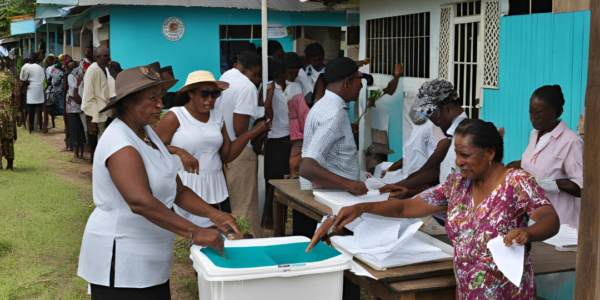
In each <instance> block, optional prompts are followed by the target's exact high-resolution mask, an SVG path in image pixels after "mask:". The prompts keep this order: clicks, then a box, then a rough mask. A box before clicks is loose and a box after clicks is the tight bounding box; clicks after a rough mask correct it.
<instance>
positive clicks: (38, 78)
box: [19, 64, 44, 104]
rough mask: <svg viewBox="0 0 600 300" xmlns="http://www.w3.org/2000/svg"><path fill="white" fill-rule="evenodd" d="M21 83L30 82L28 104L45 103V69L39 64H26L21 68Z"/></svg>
mask: <svg viewBox="0 0 600 300" xmlns="http://www.w3.org/2000/svg"><path fill="white" fill-rule="evenodd" d="M19 79H20V80H21V81H29V86H28V87H27V104H43V103H44V69H42V67H40V65H38V64H25V65H24V66H23V68H21V75H20V78H19Z"/></svg>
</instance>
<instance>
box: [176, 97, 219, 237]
mask: <svg viewBox="0 0 600 300" xmlns="http://www.w3.org/2000/svg"><path fill="white" fill-rule="evenodd" d="M171 111H172V112H173V113H174V114H175V116H177V119H178V120H179V127H178V128H177V131H175V134H173V138H172V139H171V146H174V147H177V148H181V149H183V150H185V151H187V152H188V153H189V154H191V155H192V156H193V157H195V158H196V159H197V160H198V164H199V166H200V169H199V170H198V173H199V174H194V173H188V172H186V171H185V170H184V169H183V164H182V163H181V159H180V158H179V156H177V155H173V160H174V161H175V166H176V167H177V168H178V174H179V178H181V181H182V182H183V184H184V185H185V186H187V187H189V188H190V189H191V190H192V191H194V192H195V193H196V194H197V195H198V196H200V198H202V199H203V200H204V201H206V203H208V204H217V203H221V202H223V201H225V200H227V197H229V193H228V192H227V182H226V181H225V176H224V175H223V162H222V161H221V154H220V152H219V151H220V150H221V146H223V134H222V133H221V129H222V128H223V123H224V120H223V114H221V112H219V111H218V110H216V109H213V110H211V111H210V118H209V119H208V121H207V122H206V123H202V122H200V121H198V120H197V119H196V118H194V117H193V116H192V115H191V114H190V113H189V111H188V110H187V109H186V108H185V107H183V106H181V107H174V108H172V109H171ZM174 210H175V212H176V213H178V214H179V215H180V216H182V217H184V218H186V219H188V220H189V221H190V222H192V223H194V224H196V225H199V226H202V227H209V226H212V225H213V224H212V223H211V222H210V221H209V220H208V218H203V217H199V216H195V215H192V214H191V213H189V212H187V211H185V210H183V209H181V208H180V207H178V206H177V205H175V208H174Z"/></svg>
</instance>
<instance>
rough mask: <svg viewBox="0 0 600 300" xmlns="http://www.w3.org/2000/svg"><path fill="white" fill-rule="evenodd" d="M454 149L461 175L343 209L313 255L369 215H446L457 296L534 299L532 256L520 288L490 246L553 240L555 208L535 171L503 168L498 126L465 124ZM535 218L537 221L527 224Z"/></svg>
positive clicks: (476, 122) (323, 229)
mask: <svg viewBox="0 0 600 300" xmlns="http://www.w3.org/2000/svg"><path fill="white" fill-rule="evenodd" d="M455 151H456V153H457V158H456V164H457V165H458V166H459V168H460V173H456V174H451V175H449V176H448V179H447V180H446V182H444V183H441V184H440V185H438V186H436V187H434V188H431V189H429V190H426V191H425V192H423V193H421V194H420V195H417V196H415V197H414V198H412V199H407V200H402V201H398V200H397V199H390V200H388V201H385V202H378V203H363V204H357V205H354V206H350V207H345V208H342V209H341V210H340V212H339V214H338V216H337V219H336V220H334V219H328V220H326V221H325V223H324V224H323V226H321V227H320V228H319V230H317V232H316V233H315V235H314V237H313V240H312V242H311V245H310V246H309V248H308V249H307V251H308V250H310V249H311V248H312V247H313V245H314V244H316V243H317V242H318V240H319V239H320V238H321V237H322V236H324V235H325V234H326V233H327V231H328V230H329V228H330V227H331V226H332V225H333V226H334V228H333V229H334V231H338V230H340V229H342V228H343V227H344V226H345V225H346V224H348V223H349V222H351V221H352V220H354V219H356V218H357V217H359V216H360V215H362V214H363V213H372V214H377V215H381V216H388V217H395V218H421V217H426V216H429V215H432V214H436V213H447V219H446V225H445V226H446V231H447V232H448V236H449V237H450V240H451V241H452V242H453V244H454V268H455V273H456V275H457V276H456V284H457V288H456V296H457V298H458V299H477V298H478V299H535V297H536V288H535V278H534V276H533V269H532V267H531V259H530V258H529V253H528V251H526V252H525V260H524V269H523V279H522V281H521V285H520V286H515V285H514V284H512V283H511V282H510V281H508V279H507V278H506V277H505V276H504V275H503V274H502V273H501V272H500V271H499V270H498V268H497V266H496V264H495V263H494V260H493V257H492V256H491V254H490V252H489V250H487V243H488V241H489V240H491V239H493V238H496V237H498V236H501V237H504V238H503V240H504V243H505V244H506V246H511V245H512V244H513V243H517V244H519V245H525V244H527V243H530V242H534V241H542V240H545V239H548V238H550V237H552V236H553V235H555V234H556V233H557V232H558V228H559V222H558V216H557V215H556V211H554V208H553V207H552V204H550V201H548V200H547V198H546V196H545V193H544V190H543V189H542V188H540V187H539V186H538V185H537V184H536V183H535V180H534V179H533V177H532V176H531V175H530V174H528V173H527V172H525V171H523V170H520V169H509V168H507V167H505V166H504V165H503V164H502V163H501V161H502V156H503V152H504V145H503V140H502V137H501V136H500V134H499V133H498V131H497V130H496V127H495V126H494V125H493V124H492V123H489V122H484V121H482V120H465V121H463V122H461V123H460V125H459V126H458V128H457V129H456V132H455ZM529 219H531V220H533V221H535V222H536V223H535V224H534V225H532V226H530V227H528V226H527V222H528V220H529ZM334 223H335V224H334Z"/></svg>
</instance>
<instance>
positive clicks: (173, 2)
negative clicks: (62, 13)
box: [79, 0, 341, 11]
mask: <svg viewBox="0 0 600 300" xmlns="http://www.w3.org/2000/svg"><path fill="white" fill-rule="evenodd" d="M260 4H261V1H260V0H79V5H80V6H82V5H144V6H185V7H222V8H238V9H260V8H261V7H260ZM268 6H269V9H270V10H282V11H341V10H338V9H335V8H329V7H327V6H326V5H323V4H322V3H314V2H300V1H298V0H268Z"/></svg>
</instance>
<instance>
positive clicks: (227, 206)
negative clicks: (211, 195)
mask: <svg viewBox="0 0 600 300" xmlns="http://www.w3.org/2000/svg"><path fill="white" fill-rule="evenodd" d="M210 206H212V207H213V208H215V209H218V210H220V211H222V212H226V213H228V214H230V213H231V201H229V198H227V199H226V200H225V201H223V202H221V203H217V204H211V205H210Z"/></svg>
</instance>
